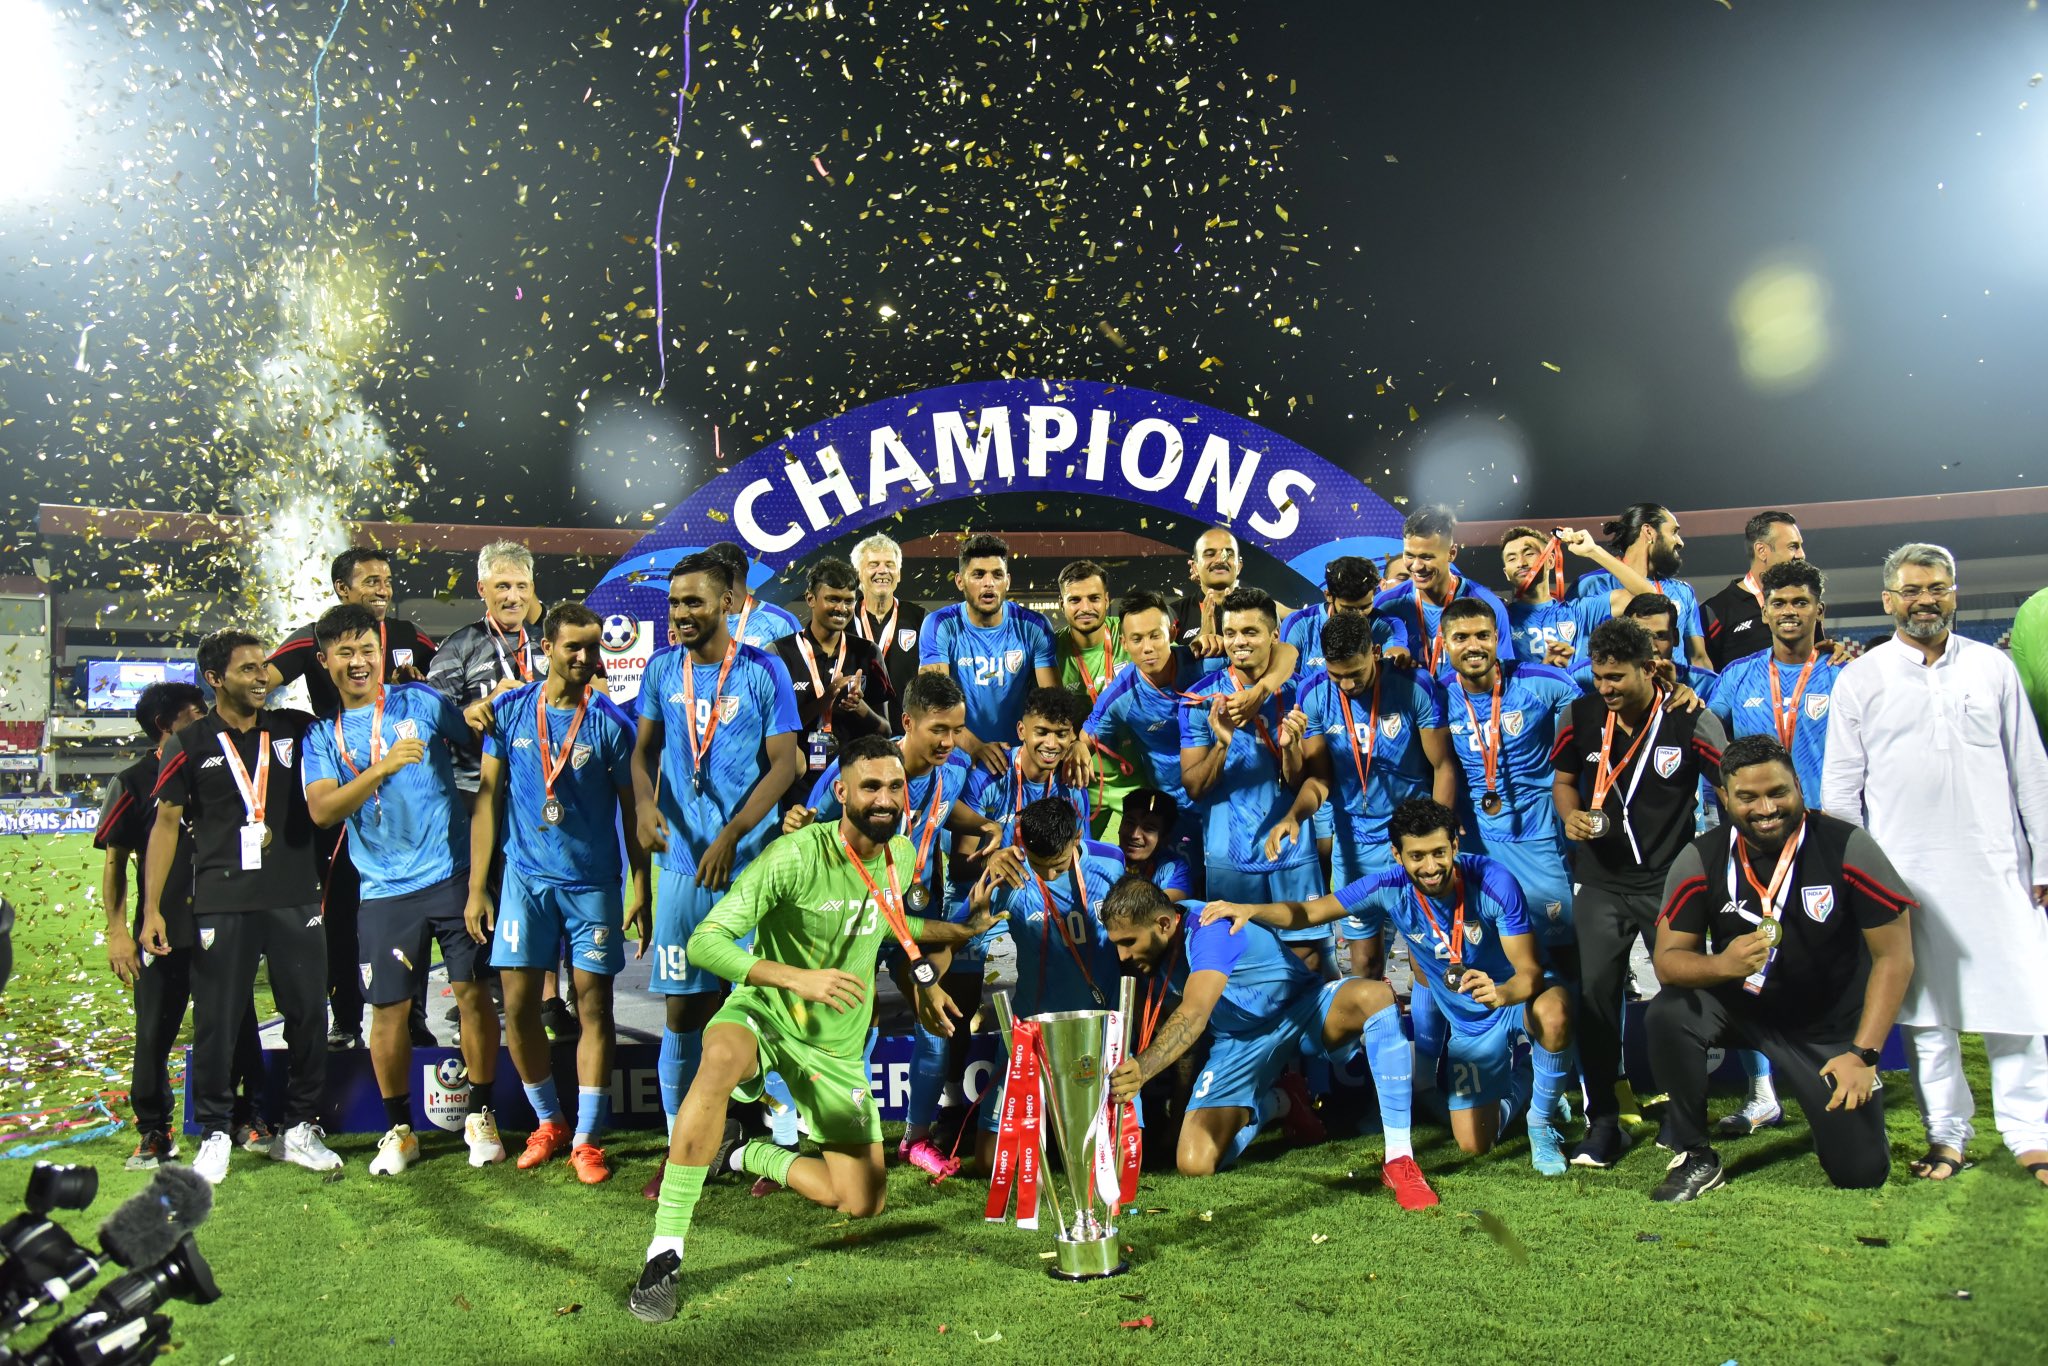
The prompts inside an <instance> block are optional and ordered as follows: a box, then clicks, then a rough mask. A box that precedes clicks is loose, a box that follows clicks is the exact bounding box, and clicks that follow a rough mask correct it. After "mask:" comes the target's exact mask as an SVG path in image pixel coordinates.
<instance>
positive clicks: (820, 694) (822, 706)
mask: <svg viewBox="0 0 2048 1366" xmlns="http://www.w3.org/2000/svg"><path fill="white" fill-rule="evenodd" d="M796 647H797V649H799V650H801V651H802V652H803V656H804V667H805V668H806V669H809V670H810V671H811V695H812V696H813V697H815V698H817V699H818V712H819V723H818V729H819V730H821V731H823V732H824V733H825V734H827V735H830V734H831V733H832V703H833V699H831V698H829V697H827V696H826V695H825V678H829V679H830V680H831V681H832V682H833V683H834V684H835V685H836V684H837V683H838V682H839V670H840V669H841V667H843V666H844V665H845V663H846V633H845V632H843V631H842V632H840V634H839V656H838V658H836V659H834V660H833V661H832V668H831V671H830V672H829V673H827V674H826V676H825V678H820V677H818V655H817V651H816V650H815V649H814V648H813V647H812V645H811V633H810V632H809V631H804V632H802V633H801V634H799V635H798V636H797V638H796Z"/></svg>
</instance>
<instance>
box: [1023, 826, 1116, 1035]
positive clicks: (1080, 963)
mask: <svg viewBox="0 0 2048 1366" xmlns="http://www.w3.org/2000/svg"><path fill="white" fill-rule="evenodd" d="M1067 871H1068V872H1069V873H1071V874H1072V875H1073V878H1074V895H1075V896H1076V897H1077V898H1078V899H1079V900H1080V903H1081V918H1082V921H1083V922H1084V923H1085V922H1086V920H1087V918H1088V915H1089V910H1088V879H1087V878H1086V877H1084V876H1082V873H1081V864H1080V860H1079V859H1076V860H1075V861H1074V862H1073V863H1071V864H1069V865H1068V866H1067ZM1031 880H1032V881H1033V882H1036V883H1037V884H1038V894H1039V895H1040V896H1041V897H1043V898H1044V899H1045V928H1044V931H1043V934H1042V936H1041V939H1042V943H1041V945H1040V949H1039V951H1040V953H1042V954H1043V955H1044V956H1045V957H1047V958H1051V957H1052V932H1053V927H1054V926H1058V927H1059V932H1060V942H1061V943H1062V944H1065V945H1066V946H1067V953H1068V954H1069V955H1070V956H1071V957H1072V958H1073V960H1074V966H1075V967H1077V968H1079V969H1080V970H1081V980H1082V981H1083V982H1086V983H1087V984H1088V994H1089V995H1091V996H1093V997H1094V998H1095V1004H1096V1005H1098V1006H1102V1005H1107V1004H1108V1002H1106V1001H1104V1000H1103V997H1102V988H1101V987H1098V986H1096V985H1095V974H1094V973H1092V972H1090V971H1088V960H1087V959H1085V958H1083V957H1082V956H1081V947H1080V945H1078V944H1076V943H1075V942H1074V936H1073V935H1071V934H1069V933H1067V918H1066V916H1064V915H1062V914H1061V913H1060V908H1059V906H1058V905H1057V904H1055V903H1054V901H1053V899H1052V888H1050V887H1048V886H1046V885H1045V879H1044V878H1042V877H1040V876H1039V875H1038V874H1037V872H1036V871H1034V872H1033V873H1032V874H1031ZM1051 975H1052V974H1051V973H1048V972H1043V971H1041V973H1040V975H1039V978H1038V1001H1039V1004H1040V1005H1043V1004H1044V1003H1045V979H1046V978H1047V977H1050V976H1051Z"/></svg>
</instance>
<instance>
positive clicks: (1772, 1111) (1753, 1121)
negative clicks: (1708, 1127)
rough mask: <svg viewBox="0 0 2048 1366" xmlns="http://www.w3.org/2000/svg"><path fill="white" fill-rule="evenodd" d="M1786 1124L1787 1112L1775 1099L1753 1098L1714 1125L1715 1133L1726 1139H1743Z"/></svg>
mask: <svg viewBox="0 0 2048 1366" xmlns="http://www.w3.org/2000/svg"><path fill="white" fill-rule="evenodd" d="M1784 1122H1785V1111H1784V1108H1783V1107H1782V1106H1780V1105H1779V1104H1778V1102H1777V1100H1776V1098H1775V1097H1765V1098H1762V1099H1759V1098H1757V1097H1754V1096H1752V1097H1751V1098H1750V1101H1749V1103H1748V1104H1747V1105H1744V1106H1743V1107H1742V1108H1741V1109H1740V1110H1737V1111H1736V1112H1735V1113H1734V1114H1732V1115H1723V1116H1721V1120H1720V1122H1719V1123H1717V1124H1716V1125H1714V1132H1715V1133H1716V1134H1717V1135H1720V1136H1722V1137H1724V1138H1743V1137H1745V1136H1747V1135H1749V1134H1753V1133H1756V1132H1757V1131H1758V1130H1760V1129H1770V1128H1775V1127H1776V1126H1778V1125H1780V1124H1783V1123H1784Z"/></svg>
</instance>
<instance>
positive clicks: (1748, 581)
mask: <svg viewBox="0 0 2048 1366" xmlns="http://www.w3.org/2000/svg"><path fill="white" fill-rule="evenodd" d="M1742 586H1743V587H1744V588H1746V589H1748V590H1749V595H1750V596H1751V597H1753V598H1755V599H1756V610H1757V611H1759V612H1761V611H1763V610H1764V586H1763V585H1762V584H1760V583H1758V582H1757V579H1756V575H1754V574H1744V575H1743V576H1742ZM1657 591H1658V592H1660V593H1661V592H1662V591H1664V589H1663V585H1662V584H1659V585H1658V586H1657Z"/></svg>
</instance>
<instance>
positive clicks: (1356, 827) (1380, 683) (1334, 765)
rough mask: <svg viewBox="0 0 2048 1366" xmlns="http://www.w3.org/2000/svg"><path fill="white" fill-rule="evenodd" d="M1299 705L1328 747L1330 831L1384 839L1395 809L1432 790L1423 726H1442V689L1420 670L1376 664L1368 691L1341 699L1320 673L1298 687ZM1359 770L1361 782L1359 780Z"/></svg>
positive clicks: (1368, 841)
mask: <svg viewBox="0 0 2048 1366" xmlns="http://www.w3.org/2000/svg"><path fill="white" fill-rule="evenodd" d="M1347 700H1348V701H1349V711H1348V712H1347V710H1346V702H1347ZM1301 709H1302V710H1303V711H1304V712H1306V713H1307V714H1308V733H1309V734H1310V735H1320V736H1322V737H1323V742H1324V743H1325V744H1326V745H1327V746H1328V747H1329V756H1330V780H1331V787H1330V797H1329V807H1330V810H1331V813H1332V815H1333V817H1334V819H1335V822H1336V828H1335V830H1334V831H1333V833H1335V834H1339V835H1341V836H1342V837H1344V838H1345V839H1347V840H1349V841H1350V842H1351V843H1352V844H1353V845H1354V846H1360V845H1382V844H1385V843H1386V842H1387V822H1388V821H1390V820H1391V819H1393V815H1394V808H1395V807H1397V806H1399V805H1400V804H1401V803H1402V802H1405V801H1407V800H1409V799H1410V798H1411V797H1427V796H1429V795H1430V792H1431V790H1432V788H1433V786H1434V783H1435V778H1436V769H1435V767H1434V766H1433V765H1432V764H1431V763H1430V762H1429V755H1428V754H1426V753H1424V752H1423V748H1422V732H1423V731H1425V730H1443V729H1444V728H1445V719H1446V717H1445V712H1444V692H1443V689H1442V688H1441V687H1440V686H1438V684H1437V682H1436V680H1435V679H1433V678H1430V677H1429V676H1428V675H1426V674H1423V673H1421V672H1420V671H1419V670H1412V669H1409V670H1404V669H1391V668H1381V669H1379V670H1378V671H1377V672H1376V673H1375V675H1374V678H1373V687H1372V689H1371V690H1369V691H1368V693H1367V695H1366V696H1364V697H1361V698H1355V699H1346V698H1345V697H1344V696H1343V694H1342V691H1341V690H1340V689H1339V688H1338V687H1337V684H1336V682H1335V681H1334V680H1333V679H1331V677H1330V676H1329V675H1328V674H1326V673H1318V674H1315V675H1312V676H1311V677H1310V678H1309V680H1308V682H1307V684H1306V685H1305V686H1304V687H1303V688H1302V690H1301ZM1368 755H1370V756H1371V759H1372V763H1371V765H1370V767H1368V766H1367V765H1366V762H1365V759H1366V756H1368ZM1361 771H1363V772H1364V774H1365V782H1366V785H1367V786H1366V789H1361V788H1360V787H1359V773H1360V772H1361Z"/></svg>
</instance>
